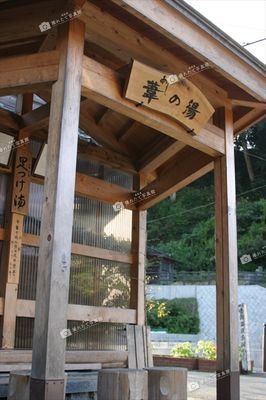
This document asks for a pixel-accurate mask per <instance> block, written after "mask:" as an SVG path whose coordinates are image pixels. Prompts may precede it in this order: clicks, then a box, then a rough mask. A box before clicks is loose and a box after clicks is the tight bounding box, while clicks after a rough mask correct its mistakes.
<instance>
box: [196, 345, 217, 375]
mask: <svg viewBox="0 0 266 400" xmlns="http://www.w3.org/2000/svg"><path fill="white" fill-rule="evenodd" d="M196 354H197V356H198V368H199V371H203V372H215V371H216V369H217V362H216V346H215V343H214V342H213V341H211V340H200V341H199V342H198V344H197V347H196Z"/></svg>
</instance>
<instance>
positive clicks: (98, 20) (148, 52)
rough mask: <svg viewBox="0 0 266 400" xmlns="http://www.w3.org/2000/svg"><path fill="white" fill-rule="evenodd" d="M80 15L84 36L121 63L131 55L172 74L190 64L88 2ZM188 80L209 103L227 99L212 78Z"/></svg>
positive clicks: (218, 103) (221, 103) (219, 103)
mask: <svg viewBox="0 0 266 400" xmlns="http://www.w3.org/2000/svg"><path fill="white" fill-rule="evenodd" d="M142 3H145V2H142ZM80 18H81V19H82V20H83V21H84V22H86V39H87V40H92V38H93V41H94V42H95V43H96V44H97V45H99V46H100V47H103V48H104V49H107V50H108V51H109V52H112V53H113V54H114V55H115V56H116V57H118V58H119V59H121V60H123V61H124V63H129V62H130V60H131V58H132V57H133V58H136V59H138V60H139V61H142V62H144V63H147V64H148V65H150V66H153V67H155V68H158V69H162V70H165V71H166V72H172V73H180V72H184V71H187V69H188V67H189V66H190V65H189V64H188V63H187V62H185V61H182V60H181V59H180V58H178V57H176V56H175V55H173V54H172V53H171V52H170V51H168V50H166V49H164V48H163V47H162V46H159V45H158V44H156V43H155V42H154V41H152V40H150V39H148V38H147V37H145V36H143V35H141V34H140V33H138V32H137V31H135V30H134V29H132V28H130V27H129V26H128V25H127V24H126V23H124V22H123V21H121V20H119V19H118V18H115V17H113V16H112V15H110V14H108V13H106V12H104V11H102V10H100V8H98V7H96V6H94V5H93V4H91V3H89V2H87V3H86V4H85V5H84V7H83V12H82V15H81V17H80ZM99 27H101V29H99ZM114 27H115V28H114ZM191 80H192V81H193V82H194V83H195V85H196V86H197V87H198V88H199V89H200V90H202V91H203V92H204V94H205V95H206V97H207V98H208V99H209V100H210V102H211V103H212V104H214V105H217V106H218V105H220V106H222V105H223V104H224V101H225V99H226V98H227V93H226V91H224V90H223V89H222V88H220V87H219V86H217V85H216V84H215V83H214V82H213V81H212V80H211V79H209V78H208V77H206V76H204V75H203V74H196V75H195V76H193V78H192V79H191Z"/></svg>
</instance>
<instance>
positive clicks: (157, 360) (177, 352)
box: [153, 342, 198, 370]
mask: <svg viewBox="0 0 266 400" xmlns="http://www.w3.org/2000/svg"><path fill="white" fill-rule="evenodd" d="M153 359H154V365H155V366H158V367H182V368H187V369H190V370H195V369H197V367H198V366H197V358H196V357H195V349H194V348H193V346H192V344H191V343H189V342H184V343H178V344H177V345H175V346H174V347H173V349H172V351H171V356H154V358H153Z"/></svg>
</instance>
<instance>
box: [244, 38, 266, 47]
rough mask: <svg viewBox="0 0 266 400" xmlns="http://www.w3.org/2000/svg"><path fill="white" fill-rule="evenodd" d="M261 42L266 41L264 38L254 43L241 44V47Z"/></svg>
mask: <svg viewBox="0 0 266 400" xmlns="http://www.w3.org/2000/svg"><path fill="white" fill-rule="evenodd" d="M263 40H266V38H263V39H259V40H255V41H254V42H250V43H245V44H243V47H246V46H249V45H251V44H255V43H259V42H262V41H263Z"/></svg>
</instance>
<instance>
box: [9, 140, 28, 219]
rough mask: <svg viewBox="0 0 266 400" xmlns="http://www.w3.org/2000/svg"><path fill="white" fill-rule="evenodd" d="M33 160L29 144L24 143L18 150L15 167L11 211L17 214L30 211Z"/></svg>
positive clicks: (24, 213)
mask: <svg viewBox="0 0 266 400" xmlns="http://www.w3.org/2000/svg"><path fill="white" fill-rule="evenodd" d="M22 140H23V139H22ZM25 140H26V139H24V141H25ZM31 162H32V156H31V152H30V150H29V148H28V145H23V146H22V147H20V148H19V149H18V150H17V152H16V162H15V167H14V184H13V195H12V208H11V211H12V212H14V213H17V214H22V215H26V214H27V212H28V200H29V185H30V176H31Z"/></svg>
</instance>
